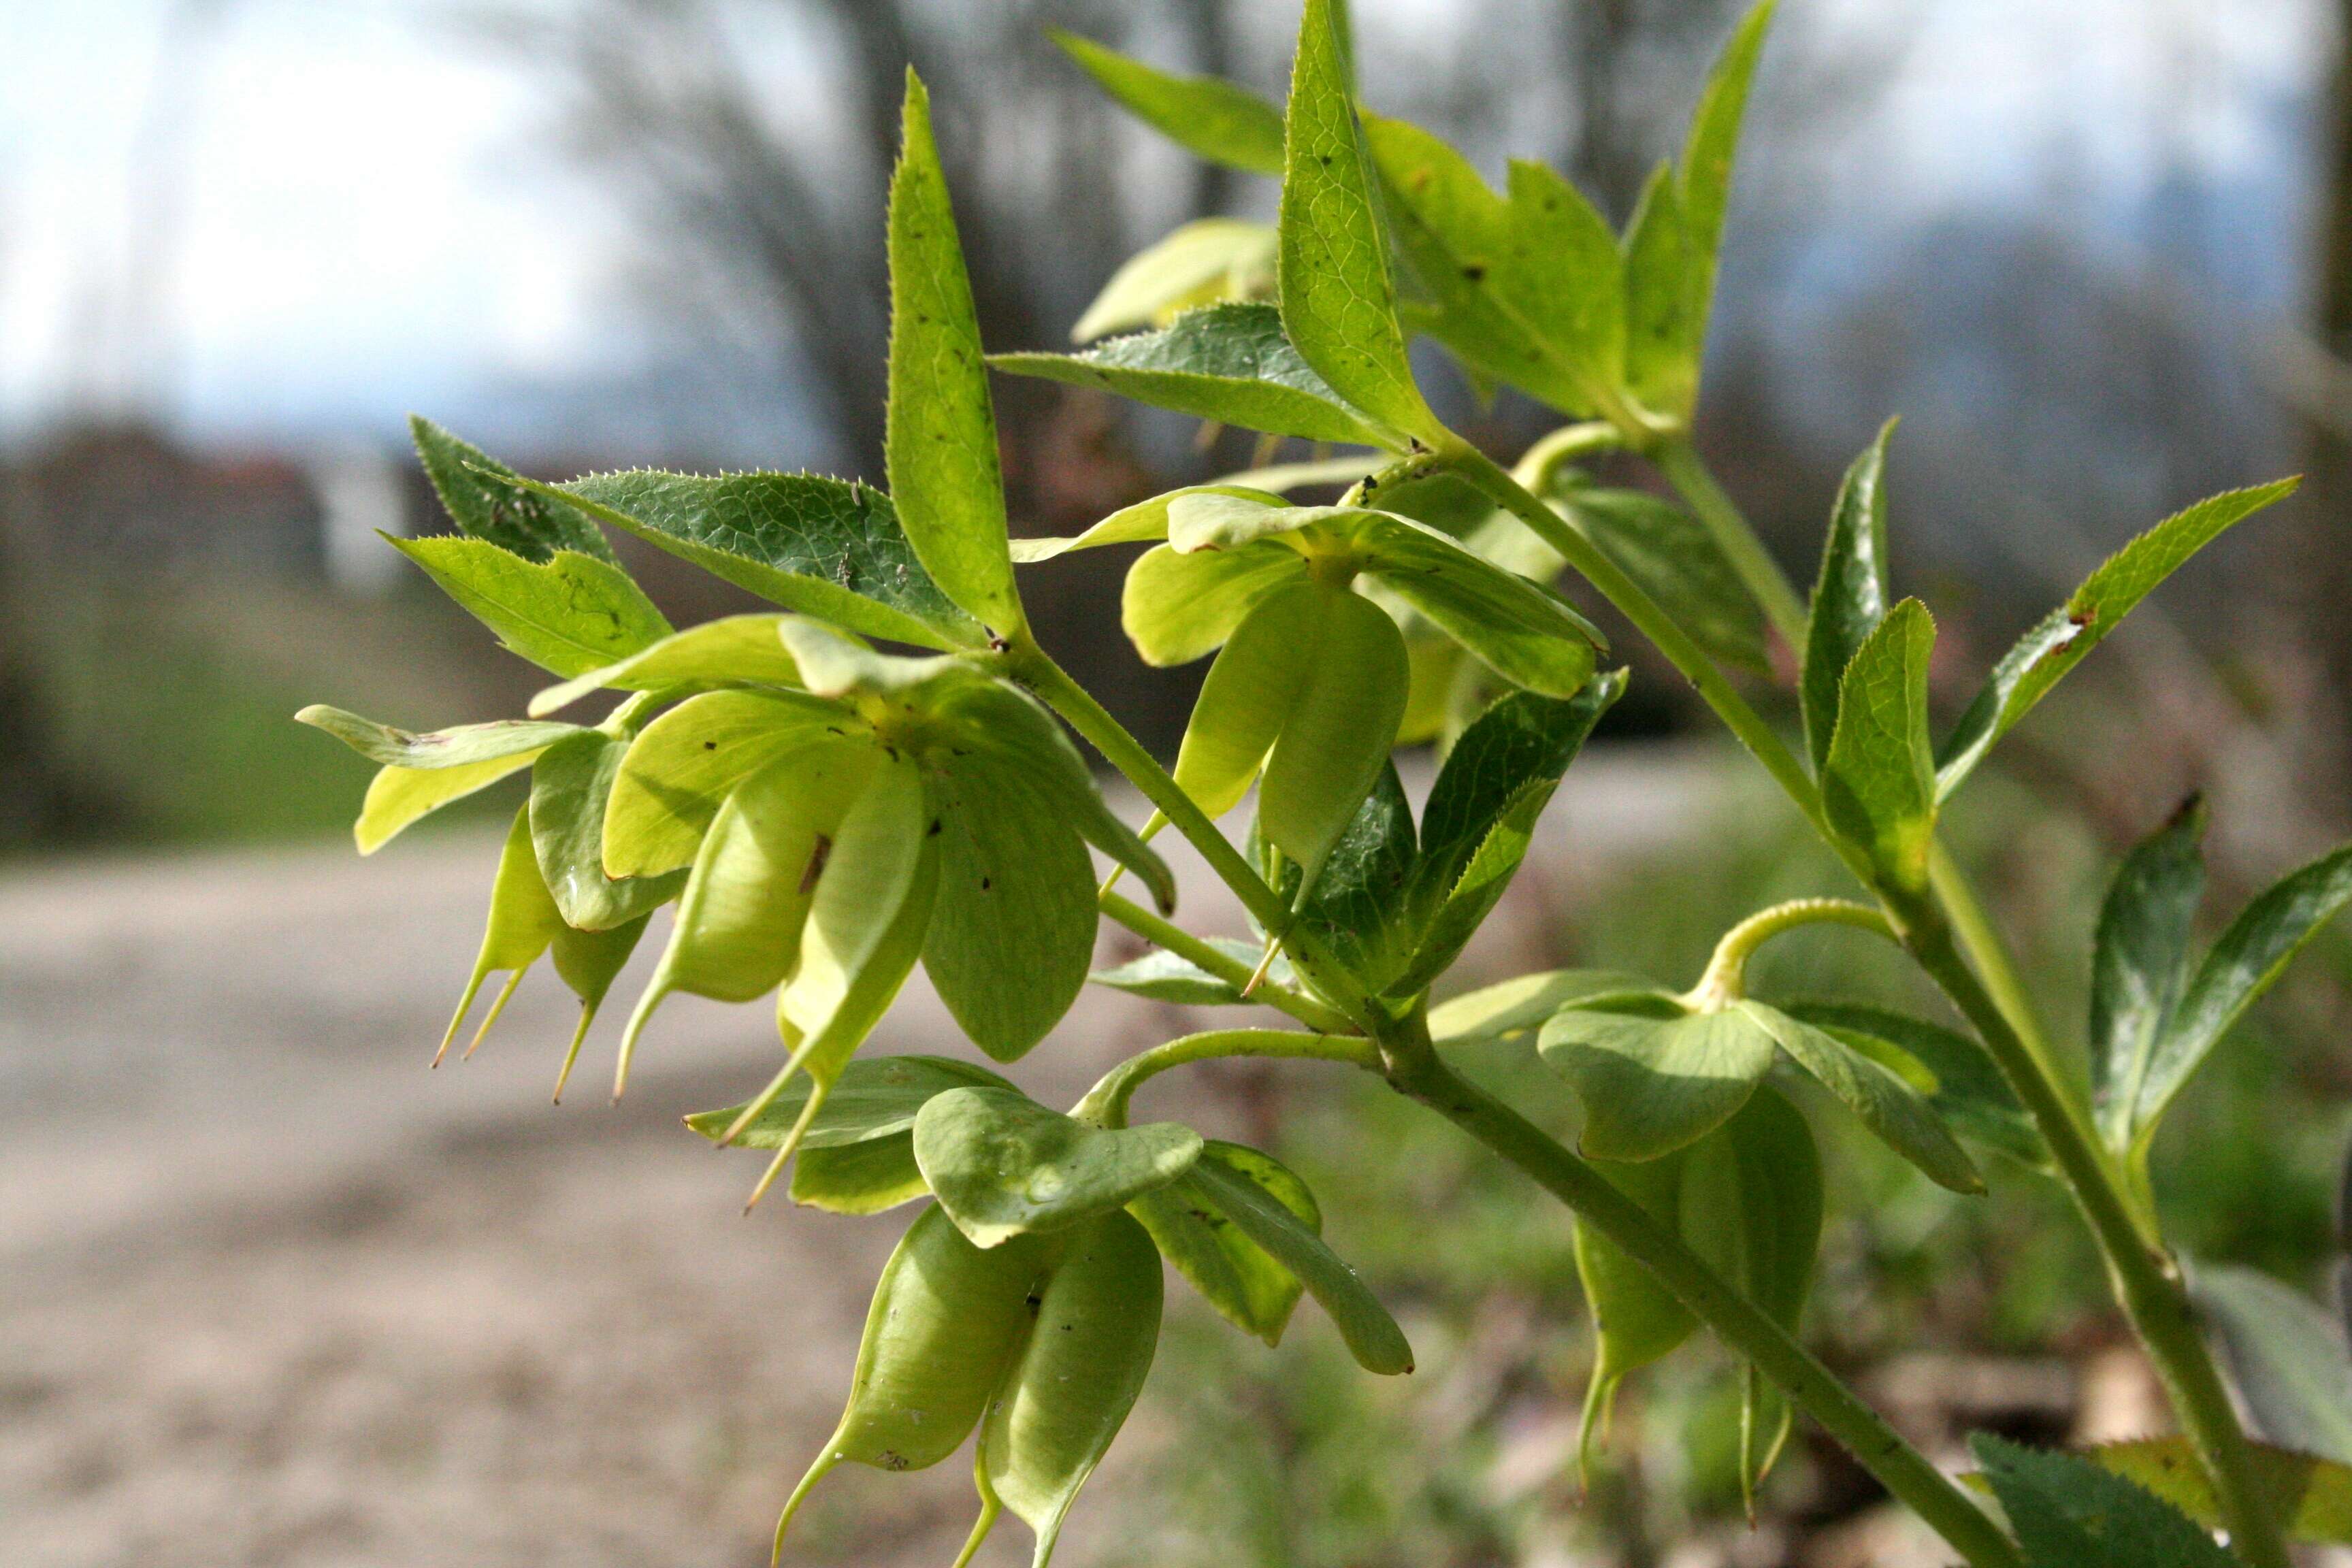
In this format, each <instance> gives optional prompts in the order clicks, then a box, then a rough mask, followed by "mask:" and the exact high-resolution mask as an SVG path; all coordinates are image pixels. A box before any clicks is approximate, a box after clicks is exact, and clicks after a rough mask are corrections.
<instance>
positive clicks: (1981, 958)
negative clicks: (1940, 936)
mask: <svg viewBox="0 0 2352 1568" xmlns="http://www.w3.org/2000/svg"><path fill="white" fill-rule="evenodd" d="M1927 879H1928V885H1929V887H1930V888H1931V889H1933V890H1934V892H1935V895H1936V898H1937V901H1938V902H1940V903H1941V904H1942V905H1943V906H1944V913H1945V915H1946V917H1947V918H1948V919H1949V920H1950V921H1951V922H1952V934H1953V935H1954V936H1955V937H1957V938H1958V939H1959V944H1960V951H1961V952H1963V953H1965V954H1967V955H1968V960H1969V963H1970V964H1971V965H1972V966H1974V968H1975V970H1976V972H1977V974H1978V976H1979V978H1981V979H1982V980H1983V981H1984V986H1985V989H1986V990H1987V991H1989V992H1990V993H1991V994H1992V999H1993V1002H1994V1004H1995V1005H1997V1006H1999V1007H2000V1014H2001V1016H2002V1017H2004V1018H2007V1019H2008V1020H2009V1026H2010V1027H2011V1028H2012V1029H2014V1030H2016V1031H2017V1035H2018V1038H2020V1039H2021V1040H2023V1041H2024V1042H2025V1047H2026V1049H2028V1050H2029V1051H2032V1053H2033V1059H2034V1060H2035V1061H2037V1062H2039V1063H2041V1064H2042V1072H2043V1073H2045V1074H2047V1075H2048V1076H2049V1079H2050V1081H2051V1082H2053V1083H2057V1084H2065V1085H2069V1086H2074V1077H2075V1075H2074V1074H2073V1073H2070V1072H2068V1071H2067V1070H2066V1069H2065V1068H2064V1066H2063V1064H2062V1063H2061V1062H2060V1061H2059V1059H2058V1053H2057V1052H2056V1051H2055V1050H2054V1049H2053V1048H2052V1047H2051V1044H2050V1037H2049V1036H2048V1035H2047V1034H2046V1033H2044V1032H2043V1030H2042V1020H2041V1017H2040V1016H2038V1014H2037V1013H2036V1011H2035V1009H2034V1005H2033V997H2032V993H2030V992H2028V991H2027V990H2026V988H2025V980H2024V977H2023V976H2021V975H2020V974H2019V973H2018V972H2017V964H2016V962H2015V961H2014V960H2013V959H2011V957H2010V953H2009V944H2008V943H2007V942H2003V941H2002V940H2001V935H2000V928H1999V927H1998V926H1996V925H1994V924H1993V923H1992V917H1991V916H1990V914H1988V913H1987V912H1986V910H1985V907H1984V901H1983V900H1981V899H1979V898H1978V897H1977V890H1976V889H1975V888H1974V887H1973V886H1971V885H1970V883H1969V878H1968V873H1967V872H1965V871H1963V870H1961V869H1960V865H1959V862H1958V861H1957V860H1955V859H1953V858H1952V852H1951V851H1950V850H1948V849H1947V848H1945V847H1944V846H1943V843H1942V841H1941V840H1938V841H1937V844H1936V845H1935V847H1934V848H1933V850H1932V851H1931V852H1930V855H1929V858H1928V861H1927ZM2082 1092H2083V1090H2082V1089H2080V1088H2079V1087H2076V1088H2075V1089H2074V1094H2075V1098H2077V1099H2080V1098H2081V1096H2082Z"/></svg>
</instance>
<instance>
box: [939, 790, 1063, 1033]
mask: <svg viewBox="0 0 2352 1568" xmlns="http://www.w3.org/2000/svg"><path fill="white" fill-rule="evenodd" d="M931 811H932V819H933V820H934V821H935V822H936V823H937V824H938V830H937V833H936V834H935V836H934V840H933V841H934V842H935V843H936V844H937V845H938V846H939V853H940V890H939V904H938V907H937V909H936V910H934V911H933V913H932V916H931V931H930V937H929V941H928V942H926V943H925V944H924V947H923V968H924V971H925V972H926V973H929V975H930V977H931V984H933V985H934V986H935V987H937V988H938V990H939V994H940V1000H941V1001H942V1002H945V1003H946V1004H947V1006H948V1011H949V1012H950V1013H951V1014H953V1015H954V1016H955V1020H956V1022H957V1024H959V1025H960V1026H961V1027H962V1029H963V1031H964V1033H965V1034H966V1035H968V1036H970V1037H971V1040H972V1042H973V1043H974V1044H975V1045H977V1046H979V1047H980V1048H981V1049H982V1050H984V1051H986V1052H987V1053H988V1054H989V1055H990V1056H992V1057H993V1058H996V1059H997V1060H998V1061H1013V1060H1016V1059H1018V1058H1021V1057H1022V1056H1024V1055H1025V1054H1026V1053H1027V1052H1028V1050H1029V1048H1030V1047H1032V1046H1034V1045H1035V1044H1036V1043H1037V1042H1038V1041H1039V1040H1041V1039H1043V1038H1044V1037H1045V1032H1046V1031H1047V1030H1048V1029H1051V1028H1052V1027H1053V1026H1055V1024H1057V1023H1059V1022H1060V1021H1061V1018H1062V1015H1063V1014H1065V1013H1066V1012H1068V1011H1069V1009H1070V1004H1071V1002H1072V1001H1073V1000H1075V999H1076V996H1077V994H1078V992H1079V990H1080V988H1082V987H1083V986H1084V985H1085V984H1086V983H1087V967H1088V965H1089V964H1090V963H1092V961H1093V958H1094V947H1095V922H1096V912H1095V875H1094V864H1093V862H1092V861H1090V860H1089V859H1087V850H1086V845H1085V844H1084V842H1082V841H1081V840H1080V839H1079V837H1078V836H1077V834H1076V832H1075V831H1074V825H1073V824H1072V823H1071V821H1070V820H1069V818H1068V817H1067V816H1066V815H1064V814H1062V813H1060V812H1057V811H1055V810H1054V809H1052V808H1050V807H1049V806H1048V805H1046V804H1045V801H1044V800H1043V798H1042V797H1040V796H1039V795H1036V794H1034V793H1033V792H1032V791H1031V790H1030V789H1029V788H1028V787H1027V786H1026V785H1025V784H1023V783H1022V782H1021V781H1019V780H1018V779H1017V778H1015V777H1013V776H1012V775H1010V774H1008V773H1006V772H1004V771H1003V769H1001V768H1000V767H997V766H994V765H992V762H991V761H986V760H982V759H981V758H978V757H971V758H964V759H960V760H958V761H957V762H956V763H954V765H952V766H949V767H944V768H941V769H940V771H939V772H938V773H935V774H934V775H933V777H932V780H931Z"/></svg>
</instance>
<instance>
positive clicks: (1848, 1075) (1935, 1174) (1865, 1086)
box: [1733, 1002, 1984, 1193]
mask: <svg viewBox="0 0 2352 1568" xmlns="http://www.w3.org/2000/svg"><path fill="white" fill-rule="evenodd" d="M1733 1008H1734V1010H1736V1011H1738V1012H1740V1013H1744V1014H1746V1015H1747V1016H1748V1017H1749V1018H1751V1019H1753V1020H1754V1021H1755V1022H1756V1024H1757V1026H1759V1028H1761V1029H1762V1030H1763V1031H1764V1032H1765V1033H1766V1034H1767V1035H1769V1037H1771V1038H1772V1041H1773V1043H1774V1044H1776V1045H1778V1046H1779V1047H1780V1048H1781V1049H1782V1050H1784V1051H1786V1052H1788V1053H1789V1055H1790V1058H1791V1059H1793V1060H1794V1061H1795V1062H1796V1064H1797V1065H1798V1066H1799V1067H1801V1068H1804V1069H1805V1071H1806V1072H1808V1073H1810V1074H1811V1075H1812V1077H1813V1078H1814V1079H1816V1080H1817V1081H1818V1082H1819V1083H1820V1084H1821V1085H1822V1088H1824V1089H1828V1090H1829V1091H1830V1093H1831V1094H1832V1095H1833V1096H1835V1097H1836V1098H1837V1099H1838V1100H1840V1101H1841V1102H1842V1103H1843V1105H1844V1106H1845V1108H1846V1109H1847V1110H1851V1111H1853V1114H1854V1117H1855V1119H1856V1120H1857V1121H1860V1122H1861V1123H1862V1124H1863V1125H1864V1127H1867V1128H1868V1129H1870V1131H1872V1132H1873V1133H1874V1134H1876V1136H1877V1138H1878V1140H1879V1142H1882V1143H1885V1145H1886V1146H1887V1147H1888V1148H1890V1149H1892V1150H1894V1151H1895V1152H1896V1153H1897V1154H1900V1155H1902V1156H1903V1157H1904V1158H1905V1159H1906V1160H1908V1161H1910V1162H1911V1163H1913V1164H1914V1165H1916V1166H1917V1167H1918V1168H1919V1169H1920V1171H1921V1172H1923V1173H1925V1174H1926V1175H1927V1179H1928V1180H1929V1181H1931V1182H1934V1183H1936V1184H1937V1185H1939V1186H1945V1187H1949V1188H1950V1189H1951V1190H1952V1191H1954V1192H1956V1193H1981V1192H1983V1191H1984V1177H1983V1176H1982V1175H1980V1174H1979V1173H1978V1171H1977V1167H1976V1162H1975V1161H1973V1160H1971V1159H1969V1155H1968V1151H1966V1150H1965V1149H1962V1148H1961V1147H1960V1146H1959V1144H1958V1143H1957V1142H1954V1141H1953V1138H1952V1135H1951V1133H1950V1131H1948V1130H1947V1129H1946V1128H1945V1126H1944V1124H1943V1122H1942V1121H1940V1120H1939V1119H1938V1118H1937V1115H1936V1112H1935V1111H1934V1110H1933V1109H1931V1108H1930V1107H1929V1105H1928V1103H1927V1097H1926V1096H1925V1095H1923V1094H1921V1093H1920V1091H1919V1090H1918V1089H1915V1088H1913V1087H1912V1086H1911V1085H1910V1084H1908V1083H1906V1082H1905V1081H1904V1080H1903V1079H1901V1078H1898V1077H1897V1076H1895V1072H1894V1071H1893V1070H1892V1069H1890V1068H1887V1067H1886V1066H1885V1064H1883V1063H1881V1062H1879V1061H1877V1060H1875V1059H1874V1058H1871V1057H1868V1056H1865V1055H1864V1054H1863V1053H1862V1052H1860V1051H1857V1050H1855V1049H1854V1048H1853V1047H1851V1046H1849V1045H1847V1044H1846V1043H1845V1042H1844V1041H1843V1040H1841V1039H1839V1038H1838V1037H1836V1036H1834V1035H1831V1034H1829V1033H1827V1032H1825V1031H1823V1030H1821V1029H1816V1028H1814V1027H1813V1026H1811V1025H1810V1024H1801V1023H1799V1022H1798V1021H1797V1020H1796V1019H1794V1018H1792V1017H1790V1016H1789V1015H1788V1014H1786V1013H1783V1012H1781V1011H1780V1009H1779V1008H1777V1007H1768V1006H1766V1005H1764V1004H1763V1003H1761V1002H1737V1003H1734V1004H1733Z"/></svg>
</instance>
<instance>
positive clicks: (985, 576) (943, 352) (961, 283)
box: [884, 67, 1025, 637]
mask: <svg viewBox="0 0 2352 1568" xmlns="http://www.w3.org/2000/svg"><path fill="white" fill-rule="evenodd" d="M901 129H902V132H903V134H904V137H905V143H904V145H903V146H902V147H901V149H900V151H899V154H898V170H897V172H896V173H895V174H892V176H891V179H890V411H889V412H890V417H889V429H888V433H887V439H886V442H885V454H884V455H885V459H886V461H887V465H888V468H889V471H890V494H891V495H892V497H894V498H895V499H896V500H897V502H898V507H899V518H900V521H902V522H903V523H904V524H905V526H906V530H907V537H908V540H910V541H911V542H913V544H914V546H915V554H916V555H917V556H918V557H919V559H920V560H921V561H922V563H923V566H924V568H925V570H927V571H929V573H930V574H931V577H932V579H933V580H934V581H935V582H937V583H938V584H939V585H940V590H941V591H942V592H944V593H945V594H946V595H947V596H948V597H949V598H950V599H952V600H954V601H955V602H956V603H957V604H958V605H961V607H962V608H963V609H964V610H965V611H966V612H967V613H968V614H970V615H971V616H973V617H974V618H976V619H978V620H980V621H981V622H982V623H983V624H985V625H986V626H989V627H991V628H992V629H993V630H994V631H996V632H997V633H998V634H1000V635H1001V636H1004V637H1011V636H1013V634H1014V633H1016V632H1019V631H1021V630H1022V629H1023V628H1024V625H1025V622H1024V619H1023V617H1022V614H1021V595H1020V591H1019V590H1018V589H1017V588H1015V587H1014V586H1013V558H1012V556H1011V555H1010V554H1009V553H1007V552H1006V549H1005V528H1004V478H1003V474H1001V473H1000V472H999V471H998V468H997V452H996V412H995V408H994V405H992V403H991V402H990V401H989V393H988V365H987V363H986V361H985V360H984V359H983V358H982V353H981V346H980V319H979V316H978V315H977V313H976V312H975V311H974V310H973V307H972V302H971V279H968V278H967V277H965V275H964V265H963V247H962V246H961V243H960V242H959V241H958V240H957V238H956V225H955V214H954V212H953V210H952V209H951V208H950V205H949V201H948V183H947V175H946V174H944V173H943V172H942V171H941V169H940V150H939V148H938V147H937V146H936V145H935V144H934V143H933V142H932V140H931V100H930V95H929V93H927V92H926V91H924V89H923V84H922V83H921V82H920V81H919V80H918V79H916V76H915V73H914V70H913V68H911V67H910V68H908V71H907V100H906V106H905V110H904V111H903V119H902V121H901Z"/></svg>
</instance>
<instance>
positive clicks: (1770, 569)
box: [1650, 436, 1806, 651]
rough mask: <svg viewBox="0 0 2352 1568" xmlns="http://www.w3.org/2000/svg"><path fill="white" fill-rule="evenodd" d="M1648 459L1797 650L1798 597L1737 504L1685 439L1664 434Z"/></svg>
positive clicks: (1800, 642)
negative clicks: (1684, 502)
mask: <svg viewBox="0 0 2352 1568" xmlns="http://www.w3.org/2000/svg"><path fill="white" fill-rule="evenodd" d="M1650 460H1651V461H1652V462H1654V463H1655V464H1657V466H1658V471H1659V472H1661V473H1663V474H1664V475H1665V476H1666V480H1667V482H1668V483H1670V484H1672V485H1673V486H1674V487H1675V489H1677V490H1679V491H1681V492H1682V497H1683V499H1684V500H1686V501H1688V502H1690V506H1691V510H1693V511H1695V512H1696V513H1697V514H1698V520H1699V521H1700V522H1702V523H1704V524H1705V525H1706V531H1707V532H1708V533H1709V534H1711V535H1713V536H1714V539H1715V542H1716V545H1717V548H1718V549H1720V550H1721V551H1722V552H1723V553H1724V555H1725V557H1726V558H1727V560H1729V561H1730V563H1731V569H1732V570H1733V571H1734V572H1737V573H1738V574H1739V580H1740V582H1741V583H1743V584H1746V585H1747V588H1748V592H1749V593H1750V594H1752V595H1755V596H1756V602H1757V603H1758V604H1759V605H1763V606H1764V615H1765V617H1766V618H1767V619H1768V620H1769V621H1770V622H1771V623H1772V629H1773V630H1774V631H1776V632H1778V633H1780V640H1781V641H1783V642H1785V643H1787V644H1788V645H1789V647H1790V650H1791V651H1800V650H1801V649H1802V648H1803V647H1804V646H1805V621H1806V616H1805V605H1804V601H1803V600H1801V599H1800V598H1798V597H1797V590H1796V589H1795V588H1794V587H1792V586H1790V583H1789V577H1788V574H1786V573H1784V572H1782V571H1781V570H1780V563H1779V562H1777V561H1775V560H1773V559H1772V555H1771V552H1769V551H1768V550H1766V549H1765V548H1764V542H1763V541H1762V540H1760V539H1759V538H1757V537H1756V531H1755V530H1754V529H1752V528H1750V527H1749V526H1748V520H1747V519H1746V518H1744V517H1742V516H1741V515H1740V513H1739V509H1738V507H1737V506H1735V505H1734V504H1733V503H1732V500H1731V498H1730V497H1729V496H1727V495H1726V494H1724V493H1723V487H1722V486H1721V485H1718V484H1717V483H1716V482H1715V476H1714V475H1713V474H1711V473H1708V472H1707V470H1706V464H1705V463H1703V462H1701V461H1700V460H1699V456H1698V450H1697V448H1696V447H1693V446H1692V445H1691V443H1690V437H1688V436H1670V437H1667V438H1666V439H1664V440H1663V441H1661V442H1659V443H1658V444H1657V445H1656V446H1654V447H1651V448H1650Z"/></svg>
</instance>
